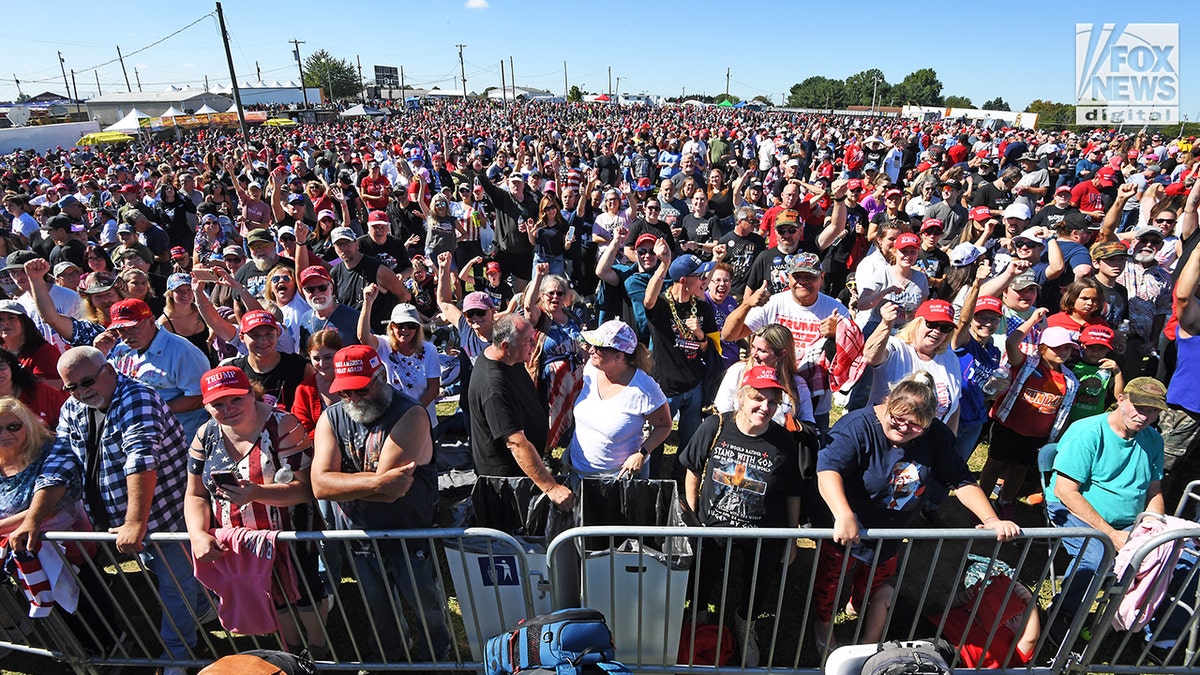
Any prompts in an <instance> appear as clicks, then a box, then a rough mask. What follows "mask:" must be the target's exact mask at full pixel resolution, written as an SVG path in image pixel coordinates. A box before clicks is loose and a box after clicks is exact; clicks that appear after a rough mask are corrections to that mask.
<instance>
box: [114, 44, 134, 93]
mask: <svg viewBox="0 0 1200 675" xmlns="http://www.w3.org/2000/svg"><path fill="white" fill-rule="evenodd" d="M117 60H118V61H120V62H121V74H122V75H124V76H125V89H126V90H127V91H129V93H133V87H131V86H129V72H128V71H126V70H125V57H124V56H122V55H121V45H117Z"/></svg>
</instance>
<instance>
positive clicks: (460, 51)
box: [454, 45, 467, 105]
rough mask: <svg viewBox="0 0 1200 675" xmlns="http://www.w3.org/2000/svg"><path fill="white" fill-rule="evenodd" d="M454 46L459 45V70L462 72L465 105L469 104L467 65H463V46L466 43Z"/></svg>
mask: <svg viewBox="0 0 1200 675" xmlns="http://www.w3.org/2000/svg"><path fill="white" fill-rule="evenodd" d="M454 46H455V47H458V69H459V71H461V72H462V81H463V105H466V104H467V67H466V66H465V65H463V55H462V50H463V47H466V45H454Z"/></svg>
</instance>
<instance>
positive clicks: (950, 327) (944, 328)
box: [925, 321, 958, 333]
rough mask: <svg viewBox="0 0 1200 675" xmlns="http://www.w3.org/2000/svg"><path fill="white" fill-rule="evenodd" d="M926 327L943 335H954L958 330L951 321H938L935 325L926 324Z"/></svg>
mask: <svg viewBox="0 0 1200 675" xmlns="http://www.w3.org/2000/svg"><path fill="white" fill-rule="evenodd" d="M925 325H926V326H927V327H929V328H932V329H933V330H936V331H941V332H943V333H953V332H954V329H955V328H958V326H956V325H954V324H953V323H950V322H949V321H938V322H934V323H926V324H925Z"/></svg>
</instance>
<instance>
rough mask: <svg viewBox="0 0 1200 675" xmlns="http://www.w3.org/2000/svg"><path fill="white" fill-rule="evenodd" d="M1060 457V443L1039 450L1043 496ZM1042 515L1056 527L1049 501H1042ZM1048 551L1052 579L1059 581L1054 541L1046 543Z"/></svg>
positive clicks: (1039, 473) (1047, 524) (1048, 489)
mask: <svg viewBox="0 0 1200 675" xmlns="http://www.w3.org/2000/svg"><path fill="white" fill-rule="evenodd" d="M1056 456H1058V443H1047V444H1046V445H1043V446H1042V449H1041V450H1038V458H1037V468H1038V481H1039V482H1040V483H1041V485H1042V492H1043V494H1044V493H1046V492H1049V491H1050V478H1051V476H1053V475H1054V458H1055V457H1056ZM1042 513H1043V514H1044V515H1045V517H1046V527H1054V521H1052V520H1051V519H1050V504H1049V500H1046V499H1043V500H1042ZM1046 550H1047V552H1048V555H1049V558H1050V578H1051V579H1057V578H1058V575H1057V574H1055V572H1054V540H1053V539H1050V540H1048V541H1047V542H1046Z"/></svg>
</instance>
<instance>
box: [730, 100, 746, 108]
mask: <svg viewBox="0 0 1200 675" xmlns="http://www.w3.org/2000/svg"><path fill="white" fill-rule="evenodd" d="M733 107H735V108H745V107H746V102H745V101H738V102H737V103H734V104H733Z"/></svg>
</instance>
